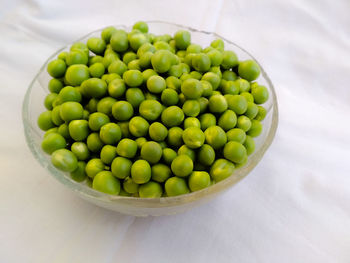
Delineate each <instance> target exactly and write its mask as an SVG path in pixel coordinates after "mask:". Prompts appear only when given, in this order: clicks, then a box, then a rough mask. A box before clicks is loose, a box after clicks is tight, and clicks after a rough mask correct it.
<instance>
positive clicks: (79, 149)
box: [70, 142, 90, 161]
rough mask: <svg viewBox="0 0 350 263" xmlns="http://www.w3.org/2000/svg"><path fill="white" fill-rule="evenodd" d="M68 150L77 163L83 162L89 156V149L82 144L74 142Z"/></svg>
mask: <svg viewBox="0 0 350 263" xmlns="http://www.w3.org/2000/svg"><path fill="white" fill-rule="evenodd" d="M70 150H71V151H72V153H74V154H75V156H76V157H77V158H78V160H79V161H85V160H86V159H87V158H89V156H90V152H89V148H88V147H87V145H86V143H84V142H75V143H73V144H72V146H71V148H70Z"/></svg>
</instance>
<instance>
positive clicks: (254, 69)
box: [238, 60, 260, 81]
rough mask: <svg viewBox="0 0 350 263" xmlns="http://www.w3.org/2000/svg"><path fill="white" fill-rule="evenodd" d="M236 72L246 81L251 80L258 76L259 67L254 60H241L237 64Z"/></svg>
mask: <svg viewBox="0 0 350 263" xmlns="http://www.w3.org/2000/svg"><path fill="white" fill-rule="evenodd" d="M238 74H239V76H241V77H242V78H244V79H246V80H248V81H253V80H256V79H257V78H258V77H259V75H260V67H259V65H258V64H257V63H256V62H255V61H254V60H245V61H241V62H240V63H239V65H238Z"/></svg>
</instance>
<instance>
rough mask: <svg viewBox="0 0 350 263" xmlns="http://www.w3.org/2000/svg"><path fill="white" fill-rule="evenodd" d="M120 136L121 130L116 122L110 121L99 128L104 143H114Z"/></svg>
mask: <svg viewBox="0 0 350 263" xmlns="http://www.w3.org/2000/svg"><path fill="white" fill-rule="evenodd" d="M121 137H122V132H121V130H120V127H119V126H118V124H116V123H113V122H110V123H107V124H105V125H103V126H102V127H101V129H100V138H101V140H102V142H104V143H105V144H116V143H117V142H119V140H120V139H121Z"/></svg>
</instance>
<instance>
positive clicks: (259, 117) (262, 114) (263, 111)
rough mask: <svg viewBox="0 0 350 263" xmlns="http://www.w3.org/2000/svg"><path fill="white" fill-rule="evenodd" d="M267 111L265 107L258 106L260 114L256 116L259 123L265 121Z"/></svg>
mask: <svg viewBox="0 0 350 263" xmlns="http://www.w3.org/2000/svg"><path fill="white" fill-rule="evenodd" d="M266 114H267V112H266V109H265V108H264V107H263V106H258V114H257V115H256V116H255V119H256V120H257V121H263V120H264V119H265V117H266Z"/></svg>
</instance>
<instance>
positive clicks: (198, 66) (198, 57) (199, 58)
mask: <svg viewBox="0 0 350 263" xmlns="http://www.w3.org/2000/svg"><path fill="white" fill-rule="evenodd" d="M192 66H193V68H194V69H195V70H198V71H200V72H206V71H208V70H209V69H210V66H211V60H210V58H209V56H208V55H207V54H204V53H199V54H195V55H194V56H193V58H192Z"/></svg>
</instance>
